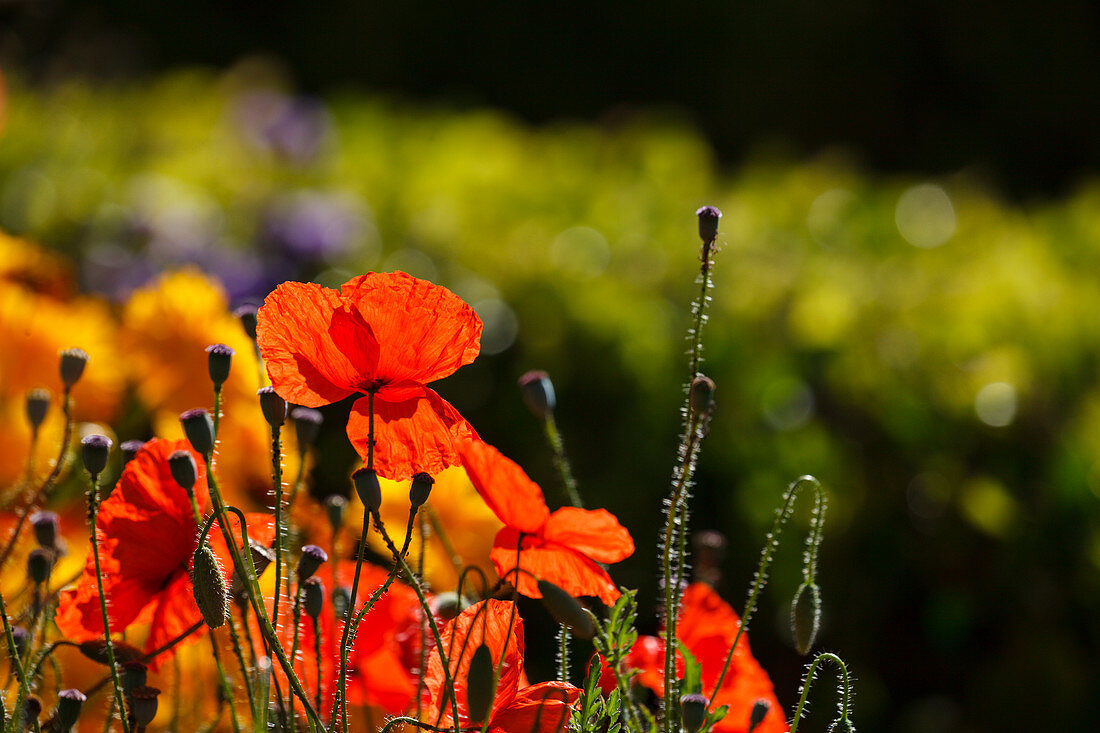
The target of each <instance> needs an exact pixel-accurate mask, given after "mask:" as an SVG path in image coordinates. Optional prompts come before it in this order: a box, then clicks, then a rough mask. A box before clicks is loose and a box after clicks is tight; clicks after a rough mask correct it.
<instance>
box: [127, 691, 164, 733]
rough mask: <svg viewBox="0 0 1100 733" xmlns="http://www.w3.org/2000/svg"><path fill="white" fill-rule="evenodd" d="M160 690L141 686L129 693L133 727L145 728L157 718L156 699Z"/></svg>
mask: <svg viewBox="0 0 1100 733" xmlns="http://www.w3.org/2000/svg"><path fill="white" fill-rule="evenodd" d="M159 696H160V690H158V689H157V688H155V687H147V686H142V687H139V688H137V689H136V690H134V691H133V692H131V693H130V713H131V714H132V715H133V716H134V725H136V726H137V727H138V728H145V727H146V726H148V725H149V724H150V723H152V722H153V718H155V717H157V698H158V697H159Z"/></svg>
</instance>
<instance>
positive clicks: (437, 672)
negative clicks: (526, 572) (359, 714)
mask: <svg viewBox="0 0 1100 733" xmlns="http://www.w3.org/2000/svg"><path fill="white" fill-rule="evenodd" d="M440 640H441V641H442V642H443V648H444V649H449V650H451V654H450V656H449V659H448V661H449V663H450V665H449V666H450V673H451V678H452V679H453V680H454V691H455V696H456V700H457V702H458V722H459V725H460V726H461V727H462V728H463V729H467V728H470V727H471V726H472V725H474V724H475V723H482V722H484V721H474V720H470V716H469V712H468V709H467V704H466V701H467V698H468V695H469V689H468V680H469V676H470V663H471V661H472V660H473V657H474V653H475V652H476V651H477V649H478V647H480V646H481V645H482V644H484V645H485V646H486V647H488V650H489V654H490V656H491V657H492V662H493V667H494V668H496V667H497V665H498V664H499V665H500V668H501V669H500V679H499V680H498V681H497V686H496V690H495V693H494V695H493V702H492V705H491V707H490V708H489V721H488V731H489V733H559V732H560V731H564V730H565V725H566V723H567V722H568V720H569V713H570V708H571V707H572V705H573V703H574V702H576V700H577V697H578V696H579V695H580V690H579V689H578V688H576V687H574V686H572V685H570V684H568V683H565V682H541V683H539V684H537V685H530V686H528V687H521V685H522V681H523V677H524V675H523V651H524V639H523V619H521V618H520V617H519V615H518V614H516V613H515V609H514V608H513V604H512V602H511V601H498V600H494V599H490V600H487V601H482V602H480V603H476V604H474V605H472V606H470V607H469V608H467V609H466V610H464V611H463V612H462V613H460V614H459V615H458V616H456V617H455V618H454V619H452V620H451V621H449V622H447V624H446V625H445V626H444V627H443V629H442V630H441V631H440ZM502 656H503V658H504V659H503V663H501V657H502ZM424 685H425V687H426V691H425V694H424V697H425V702H426V705H425V710H426V711H427V713H426V715H427V717H425V719H424V721H425V722H428V723H435V721H436V718H437V717H438V718H439V723H438V727H444V728H445V727H447V726H450V725H453V718H452V714H451V713H452V711H451V706H450V703H449V699H450V696H449V695H447V694H446V692H445V690H444V687H445V685H446V680H445V675H444V674H443V660H442V659H441V657H440V656H439V653H438V652H437V651H436V650H433V651H432V654H431V657H429V659H428V670H427V674H426V675H425V676H424ZM441 709H442V711H441ZM536 723H537V725H536Z"/></svg>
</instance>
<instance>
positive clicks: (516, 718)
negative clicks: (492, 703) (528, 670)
mask: <svg viewBox="0 0 1100 733" xmlns="http://www.w3.org/2000/svg"><path fill="white" fill-rule="evenodd" d="M580 692H581V691H580V689H579V688H576V687H574V686H573V685H570V684H567V683H564V682H540V683H539V684H537V685H531V686H530V687H525V688H524V689H522V690H520V691H519V692H518V693H516V697H515V699H514V700H513V701H512V704H511V705H509V706H508V707H507V708H506V709H505V710H503V711H501V713H500V714H499V715H497V716H496V717H495V718H493V723H492V725H491V726H490V727H489V730H490V731H492V733H561V731H564V730H565V726H566V723H568V722H569V713H570V709H571V708H572V706H573V703H574V702H576V701H577V698H578V697H579V696H580Z"/></svg>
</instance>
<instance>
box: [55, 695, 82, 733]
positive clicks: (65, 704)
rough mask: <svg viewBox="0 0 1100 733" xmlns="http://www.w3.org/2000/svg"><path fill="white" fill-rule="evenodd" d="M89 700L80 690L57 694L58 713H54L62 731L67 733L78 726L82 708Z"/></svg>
mask: <svg viewBox="0 0 1100 733" xmlns="http://www.w3.org/2000/svg"><path fill="white" fill-rule="evenodd" d="M87 699H88V698H87V697H86V696H85V695H84V693H83V692H81V691H80V690H62V691H61V692H59V693H57V712H55V713H54V718H55V719H56V720H57V724H58V725H59V726H61V730H62V731H65V732H66V733H67V732H68V731H70V730H72V727H73V726H74V725H76V721H77V720H79V719H80V708H81V707H83V705H84V701H85V700H87Z"/></svg>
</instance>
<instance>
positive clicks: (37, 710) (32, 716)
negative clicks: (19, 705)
mask: <svg viewBox="0 0 1100 733" xmlns="http://www.w3.org/2000/svg"><path fill="white" fill-rule="evenodd" d="M41 714H42V701H41V700H39V699H38V696H37V695H27V697H26V698H25V699H24V700H23V727H24V728H25V729H27V730H30V729H31V728H32V727H33V726H35V724H36V723H37V721H38V716H39V715H41Z"/></svg>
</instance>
